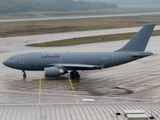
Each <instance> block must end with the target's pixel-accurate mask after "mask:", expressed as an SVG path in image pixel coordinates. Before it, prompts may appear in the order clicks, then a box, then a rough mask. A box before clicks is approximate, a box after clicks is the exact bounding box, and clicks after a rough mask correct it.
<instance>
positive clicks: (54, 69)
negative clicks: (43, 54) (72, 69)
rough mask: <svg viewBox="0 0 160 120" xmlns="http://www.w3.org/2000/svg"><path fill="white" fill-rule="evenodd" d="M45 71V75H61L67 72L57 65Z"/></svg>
mask: <svg viewBox="0 0 160 120" xmlns="http://www.w3.org/2000/svg"><path fill="white" fill-rule="evenodd" d="M44 71H45V77H59V75H63V74H65V73H66V72H65V71H64V70H62V69H59V68H57V67H48V68H45V69H44Z"/></svg>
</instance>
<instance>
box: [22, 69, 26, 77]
mask: <svg viewBox="0 0 160 120" xmlns="http://www.w3.org/2000/svg"><path fill="white" fill-rule="evenodd" d="M22 72H23V78H26V76H27V75H26V72H25V71H24V70H23V71H22Z"/></svg>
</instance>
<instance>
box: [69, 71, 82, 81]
mask: <svg viewBox="0 0 160 120" xmlns="http://www.w3.org/2000/svg"><path fill="white" fill-rule="evenodd" d="M70 77H71V79H72V80H75V79H80V75H79V74H78V72H77V71H71V72H70Z"/></svg>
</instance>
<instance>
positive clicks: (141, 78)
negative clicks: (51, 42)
mask: <svg viewBox="0 0 160 120" xmlns="http://www.w3.org/2000/svg"><path fill="white" fill-rule="evenodd" d="M24 39H26V38H25V37H24ZM8 41H10V40H9V38H8ZM127 41H128V40H123V41H115V42H105V43H94V44H86V45H76V46H67V47H49V48H36V49H34V48H33V49H22V50H21V51H20V50H15V51H9V52H7V51H6V52H2V53H0V73H1V74H0V83H1V84H0V98H1V99H0V104H1V105H0V118H1V120H3V119H4V120H7V119H8V120H9V119H10V118H9V116H8V115H10V114H12V117H13V119H15V120H20V119H21V118H22V117H23V115H24V114H25V113H24V112H25V111H30V110H31V109H32V110H31V111H34V110H35V109H36V108H37V107H38V108H37V109H41V110H40V113H41V117H42V118H41V119H42V120H44V119H45V120H51V119H54V118H53V116H52V113H54V110H53V112H49V113H48V112H47V111H48V110H49V109H53V108H54V109H55V112H57V111H58V110H59V112H61V113H63V112H62V111H67V110H68V109H69V111H71V109H72V106H74V105H75V104H76V105H77V104H79V106H81V107H80V108H78V109H82V108H83V109H85V108H84V106H86V105H88V106H90V107H89V108H86V109H90V110H89V111H91V110H92V109H93V111H94V110H95V109H96V110H97V111H98V113H97V114H96V113H94V112H93V111H92V113H88V114H89V115H90V116H94V115H91V114H95V116H94V117H93V118H95V119H98V118H97V117H96V115H97V116H99V114H103V113H104V112H103V111H101V110H102V109H103V105H101V104H104V106H109V103H111V102H112V104H113V108H112V107H110V108H107V107H106V108H105V109H110V110H112V111H114V114H115V113H116V110H117V109H116V106H117V104H124V105H122V108H121V109H120V110H119V112H121V113H122V112H123V106H127V107H126V108H125V107H124V108H125V109H140V108H141V109H142V108H143V110H144V111H145V112H146V114H148V116H151V115H152V114H151V112H150V108H151V107H152V105H153V106H155V107H156V106H158V105H159V102H160V94H159V91H160V67H159V66H160V62H159V61H160V47H159V45H160V36H156V37H151V39H150V41H149V43H148V46H147V48H146V51H151V52H153V53H154V54H155V55H153V56H150V57H146V58H143V59H140V60H137V61H133V62H131V63H127V64H123V65H120V66H116V67H112V68H107V69H103V70H94V71H79V73H80V75H81V79H80V81H72V84H73V86H71V85H70V81H69V74H66V75H64V76H61V77H59V78H44V72H43V71H41V72H37V71H27V72H26V73H27V78H26V79H23V77H22V72H21V71H19V70H14V69H11V68H8V67H6V66H4V65H2V62H3V61H4V60H5V59H7V58H8V57H10V56H12V55H15V54H19V53H27V52H45V51H46V52H95V51H97V52H101V51H114V50H117V49H119V48H120V47H122V46H123V45H125V44H126V43H127ZM12 42H13V41H10V43H7V44H12ZM1 44H2V45H6V44H5V42H4V44H3V41H1ZM40 78H41V79H40ZM40 80H42V83H41V84H40ZM40 85H41V87H40ZM72 87H74V90H73V88H72ZM84 99H85V100H89V101H90V102H88V101H87V102H86V101H85V100H84ZM125 103H127V104H125ZM134 103H136V104H138V105H137V106H136V105H135V106H134V105H133V104H134ZM57 104H58V105H59V106H58V107H55V106H56V105H57ZM90 104H94V105H95V104H97V106H100V107H97V106H93V107H95V108H93V107H92V105H90ZM114 104H116V105H114ZM130 104H131V105H132V107H131V106H130ZM48 105H49V106H48ZM68 105H69V107H66V106H68ZM141 105H142V106H144V107H138V106H141ZM6 106H8V107H6ZM64 106H65V108H64V109H62V107H64ZM42 107H44V109H43V110H42ZM9 109H10V111H12V112H11V113H10V112H8V111H7V110H9ZM14 109H15V110H16V111H14ZM75 109H76V108H75ZM78 109H77V110H78ZM151 109H152V108H151ZM22 110H24V112H23V113H22V114H21V115H20V113H19V112H20V111H21V112H22ZM45 110H46V111H45ZM96 110H95V111H96ZM43 111H45V112H43ZM81 111H83V110H80V111H79V112H78V113H79V114H80V116H88V115H84V114H85V113H82V112H81ZM100 111H101V112H100ZM107 111H108V112H109V110H107ZM156 111H159V107H157V108H155V109H154V110H153V111H152V112H153V113H154V116H156V115H157V114H158V113H159V112H156ZM72 112H73V110H72V111H71V113H72ZM7 113H8V115H7ZM9 113H10V114H9ZM40 113H39V112H38V110H37V113H36V112H35V113H32V114H31V115H30V117H26V118H25V120H29V119H30V118H32V120H37V119H38V118H39V117H38V118H37V117H36V116H37V114H38V115H39V114H40ZM43 113H44V114H45V115H44V116H50V117H49V118H48V117H47V118H46V117H45V118H44V116H43ZM78 113H74V114H78ZM109 113H110V112H109ZM29 114H30V112H27V113H26V116H27V115H29ZM55 114H57V116H61V114H59V113H58V112H57V113H55ZM63 114H65V117H64V118H63V117H61V118H58V117H57V118H56V119H57V120H60V119H65V118H67V119H69V118H70V117H71V116H72V115H73V114H72V115H71V114H70V113H67V112H65V113H63ZM86 114H87V113H86ZM67 115H68V117H67ZM105 115H106V116H104V117H102V118H103V119H105V118H106V117H107V116H108V115H107V113H105ZM109 115H111V118H112V119H114V116H113V115H112V112H111V113H110V114H109ZM7 116H8V117H7ZM18 116H21V117H18ZM51 116H52V117H51ZM73 118H74V117H73V116H72V119H73ZM123 118H124V117H122V118H117V117H116V118H115V120H117V119H121V120H124V119H126V118H124V119H123ZM159 118H160V117H159V116H157V120H158V119H159ZM77 119H81V118H77ZM86 119H87V118H86ZM88 119H92V118H88ZM92 120H93V119H92Z"/></svg>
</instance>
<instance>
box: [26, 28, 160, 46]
mask: <svg viewBox="0 0 160 120" xmlns="http://www.w3.org/2000/svg"><path fill="white" fill-rule="evenodd" d="M134 34H135V33H125V34H114V35H102V36H93V37H82V38H73V39H66V40H59V41H52V42H45V43H38V44H30V45H27V46H32V47H58V46H69V45H79V44H88V43H99V42H109V41H117V40H125V39H130V38H132V37H133V35H134ZM157 35H160V30H157V31H154V32H153V34H152V36H157Z"/></svg>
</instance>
